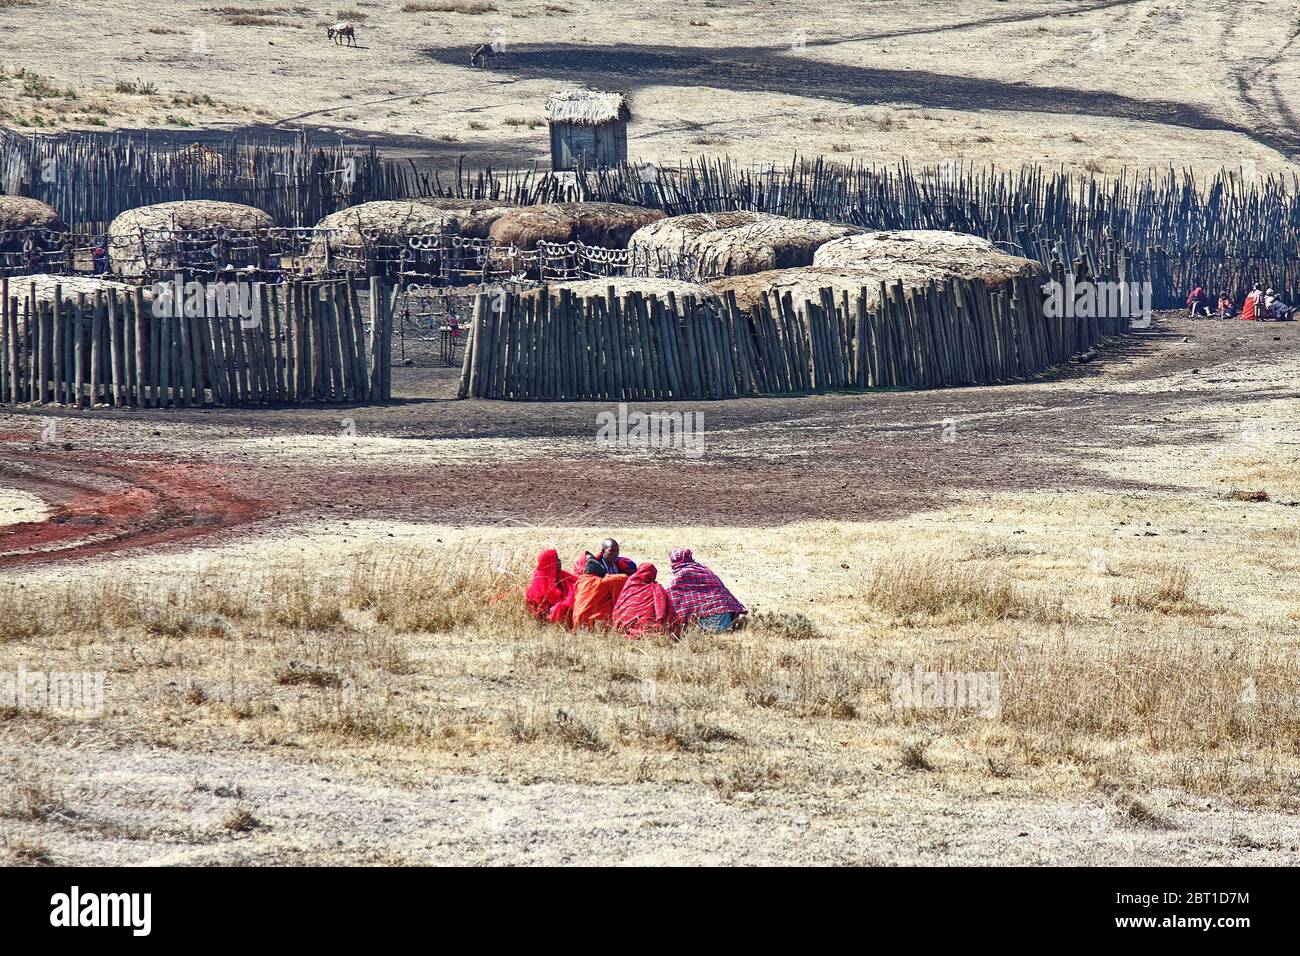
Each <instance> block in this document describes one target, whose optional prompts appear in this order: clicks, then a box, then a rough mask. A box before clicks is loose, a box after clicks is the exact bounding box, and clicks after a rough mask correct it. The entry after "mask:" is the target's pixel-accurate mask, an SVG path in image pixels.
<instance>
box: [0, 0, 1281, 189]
mask: <svg viewBox="0 0 1300 956" xmlns="http://www.w3.org/2000/svg"><path fill="white" fill-rule="evenodd" d="M339 20H347V21H350V22H352V23H354V24H355V26H356V31H357V38H358V45H357V47H356V48H345V47H339V46H336V45H335V44H333V43H332V42H330V41H329V40H327V39H326V36H325V28H326V26H327V25H329V24H331V23H334V22H337V21H339ZM1296 21H1297V7H1296V4H1295V3H1294V2H1285V3H1264V2H1258V0H1242V2H1238V0H1064V2H1062V0H1016V2H1007V0H944V2H934V0H877V2H873V3H871V4H870V5H869V6H868V7H860V6H859V5H842V6H840V7H830V8H822V9H819V10H818V11H817V14H816V16H815V17H809V16H808V9H807V6H806V5H805V4H800V3H795V2H793V0H747V2H721V0H707V2H705V3H703V4H694V3H692V4H685V3H680V2H668V3H657V4H651V5H647V4H634V3H618V2H614V3H595V2H592V0H521V2H511V3H501V2H488V0H482V2H479V0H472V2H471V0H464V2H462V0H449V2H428V3H411V2H405V0H359V2H357V3H355V4H352V5H348V6H329V7H327V6H321V5H311V4H287V5H282V4H275V3H256V2H251V0H250V2H248V3H244V4H238V5H225V6H223V5H220V4H214V3H212V2H211V0H158V2H155V3H149V4H137V5H127V6H125V7H121V8H115V9H113V10H112V11H111V12H109V11H107V10H106V9H105V8H104V7H103V6H102V5H101V4H94V3H89V2H87V0H43V2H40V3H36V2H27V0H6V2H4V3H0V26H2V27H3V30H4V35H5V57H4V60H5V65H6V68H7V73H6V77H5V78H4V79H0V122H3V123H5V124H6V125H9V126H11V127H15V128H20V129H31V130H42V129H59V128H83V129H89V128H116V127H127V128H154V129H163V130H171V131H173V132H176V133H177V134H179V135H181V136H182V137H183V136H185V135H189V131H191V130H197V129H199V128H208V127H223V128H239V127H248V126H260V127H264V126H269V125H277V126H281V127H289V126H293V125H295V124H302V125H307V126H310V127H313V128H323V129H327V130H330V131H336V132H338V133H339V134H341V135H344V136H347V137H350V138H353V137H355V138H362V139H372V140H374V141H378V142H382V143H385V144H388V145H390V146H392V147H393V148H402V149H405V150H407V151H409V153H410V154H411V155H413V156H427V155H437V156H440V157H443V158H447V157H454V156H456V155H466V156H468V157H470V158H471V159H472V160H474V161H476V162H480V161H484V160H492V161H495V162H497V163H502V162H509V163H517V162H523V161H529V160H535V159H536V160H542V159H544V158H545V156H546V150H547V138H546V130H545V126H544V125H543V122H542V121H543V104H544V102H545V99H546V97H547V95H548V94H549V93H551V92H553V91H554V90H556V89H558V88H563V87H571V86H583V85H588V86H596V87H602V88H603V87H612V88H617V89H623V90H626V91H627V92H629V93H630V94H631V103H632V108H633V111H634V113H635V116H636V117H637V119H636V121H635V122H634V123H633V124H632V127H631V130H630V142H629V149H630V152H631V154H632V155H633V156H634V157H636V158H639V159H643V160H652V161H658V162H665V161H676V160H678V159H682V158H685V157H693V156H699V155H701V154H728V155H731V156H736V157H743V158H744V160H745V161H752V162H767V161H775V162H787V161H788V160H789V159H790V157H791V155H792V154H793V153H795V152H799V153H803V154H817V153H824V154H826V155H828V156H835V157H838V158H842V159H849V158H853V159H857V160H859V161H865V162H894V161H896V160H898V159H907V160H909V161H910V162H913V163H935V162H941V161H945V160H954V159H961V160H966V161H972V162H975V163H977V164H983V163H987V162H990V161H993V162H997V163H999V164H1010V165H1015V164H1018V163H1021V162H1043V163H1046V164H1049V165H1056V164H1060V165H1064V166H1066V167H1067V168H1071V169H1074V170H1079V171H1082V170H1093V171H1100V172H1111V173H1113V172H1118V171H1119V170H1120V169H1122V168H1124V167H1129V168H1138V169H1145V168H1148V167H1150V166H1156V167H1161V168H1163V167H1167V166H1168V165H1170V164H1172V165H1174V166H1176V167H1188V168H1192V169H1194V170H1196V171H1198V172H1200V173H1209V172H1212V171H1215V170H1217V169H1219V168H1220V167H1222V166H1225V165H1226V166H1229V167H1233V168H1236V167H1238V166H1244V167H1245V168H1246V169H1247V170H1248V171H1249V172H1251V173H1257V174H1266V173H1269V172H1277V171H1288V170H1292V169H1294V168H1295V167H1294V164H1293V162H1292V159H1291V157H1292V156H1293V155H1294V154H1295V152H1296V147H1297V142H1298V141H1297V138H1296V133H1295V126H1296V117H1295V114H1294V113H1293V107H1292V106H1291V105H1289V104H1293V103H1294V102H1295V101H1296V97H1297V95H1298V94H1300V70H1297V69H1296V67H1297V60H1296V56H1295V47H1294V41H1295V38H1296V31H1297V27H1296ZM52 36H57V37H58V42H57V43H51V42H50V37H52ZM486 40H497V41H499V42H504V43H505V44H506V46H507V50H508V55H507V56H506V57H505V58H504V59H503V60H501V61H492V62H491V63H490V64H489V65H488V66H487V67H485V68H481V69H478V70H473V69H471V68H470V66H469V54H470V51H471V50H472V49H473V48H474V47H475V46H476V45H478V44H479V43H481V42H484V41H486ZM20 71H21V72H20Z"/></svg>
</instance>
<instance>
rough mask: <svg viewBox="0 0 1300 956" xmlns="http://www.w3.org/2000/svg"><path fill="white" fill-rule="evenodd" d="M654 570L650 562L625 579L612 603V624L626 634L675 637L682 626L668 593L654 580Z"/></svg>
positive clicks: (629, 635) (655, 572)
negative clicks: (616, 598)
mask: <svg viewBox="0 0 1300 956" xmlns="http://www.w3.org/2000/svg"><path fill="white" fill-rule="evenodd" d="M657 573H658V572H657V571H656V570H655V566H654V565H653V564H650V563H648V562H647V563H646V564H643V565H641V567H639V568H637V569H636V571H635V572H633V574H632V576H631V577H630V578H628V579H627V584H625V585H623V591H622V593H620V594H619V596H618V600H617V601H615V602H614V614H613V624H614V626H615V627H616V628H618V629H619V630H620V631H622V632H623V633H624V634H626V635H627V636H628V637H641V636H642V635H645V634H671V635H672V636H673V637H678V636H679V635H680V634H681V631H682V625H681V622H680V621H679V620H677V615H676V613H674V612H673V605H672V602H671V601H669V600H668V592H667V591H665V590H664V587H663V585H662V584H660V583H659V582H658V581H656V580H655V575H656V574H657Z"/></svg>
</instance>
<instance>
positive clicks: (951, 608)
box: [865, 557, 1067, 623]
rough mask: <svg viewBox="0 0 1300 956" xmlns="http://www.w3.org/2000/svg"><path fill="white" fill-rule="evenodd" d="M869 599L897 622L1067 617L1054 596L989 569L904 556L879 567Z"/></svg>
mask: <svg viewBox="0 0 1300 956" xmlns="http://www.w3.org/2000/svg"><path fill="white" fill-rule="evenodd" d="M865 597H866V600H867V601H868V602H869V603H870V604H872V605H874V606H875V607H876V608H878V609H880V610H882V611H885V612H886V613H888V614H891V615H893V616H894V617H896V618H902V619H916V618H936V619H941V620H944V621H950V622H955V621H1009V620H1029V621H1039V622H1044V623H1047V622H1057V621H1062V620H1065V619H1067V615H1066V614H1065V612H1064V610H1063V607H1062V602H1061V600H1060V599H1059V598H1055V597H1051V598H1048V597H1041V596H1038V595H1033V594H1029V593H1027V592H1026V591H1025V590H1024V589H1023V588H1021V587H1018V586H1017V585H1015V584H1014V583H1012V582H1011V581H1009V580H1007V579H1006V578H1005V577H1004V576H1002V575H1001V574H999V573H997V572H996V571H992V570H990V569H988V568H986V567H985V568H981V567H956V566H954V565H953V563H952V562H951V561H945V560H943V559H942V558H938V557H920V558H904V559H903V560H901V561H896V562H890V563H889V564H883V565H879V566H877V567H876V568H875V570H874V571H873V572H872V575H871V580H870V582H869V583H868V585H867V592H866V595H865Z"/></svg>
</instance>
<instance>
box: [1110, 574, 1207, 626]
mask: <svg viewBox="0 0 1300 956" xmlns="http://www.w3.org/2000/svg"><path fill="white" fill-rule="evenodd" d="M1191 577H1192V576H1191V571H1190V569H1188V568H1187V566H1186V565H1179V566H1176V567H1167V568H1160V569H1158V570H1157V572H1156V573H1155V574H1150V573H1148V574H1147V576H1146V577H1145V579H1144V580H1141V581H1138V582H1136V583H1134V584H1130V585H1126V586H1121V587H1118V588H1116V589H1115V591H1114V592H1113V593H1112V594H1111V603H1112V604H1113V605H1114V606H1115V607H1121V608H1128V609H1132V610H1138V611H1146V612H1148V613H1149V612H1159V613H1161V614H1191V615H1209V614H1213V613H1214V608H1211V607H1209V606H1207V605H1205V604H1202V603H1201V602H1200V601H1197V600H1196V599H1195V598H1194V597H1193V596H1192V593H1191Z"/></svg>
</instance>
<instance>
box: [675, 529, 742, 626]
mask: <svg viewBox="0 0 1300 956" xmlns="http://www.w3.org/2000/svg"><path fill="white" fill-rule="evenodd" d="M668 560H669V562H670V563H671V564H672V568H673V580H672V583H671V584H669V585H668V598H669V600H670V601H671V602H672V605H673V611H674V613H675V614H676V615H677V617H678V619H679V620H680V621H681V622H682V624H683V625H685V624H687V623H689V622H690V621H691V620H694V621H695V623H696V625H697V626H698V627H700V628H701V629H703V630H706V631H726V630H729V629H730V628H732V627H734V626H735V624H736V622H737V621H738V620H739V619H740V616H741V615H742V614H746V613H748V612H747V611H746V610H745V605H743V604H741V603H740V602H739V601H737V600H736V598H735V595H733V594H732V593H731V592H730V591H728V590H727V586H726V585H725V584H723V583H722V579H721V578H719V577H718V576H717V575H716V574H714V573H713V572H712V571H710V570H709V569H708V568H706V567H705V566H704V565H702V564H700V563H699V562H698V561H696V560H695V555H693V554H692V553H691V549H690V548H678V549H677V550H675V551H674V552H673V553H672V554H670V555H669V556H668Z"/></svg>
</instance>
